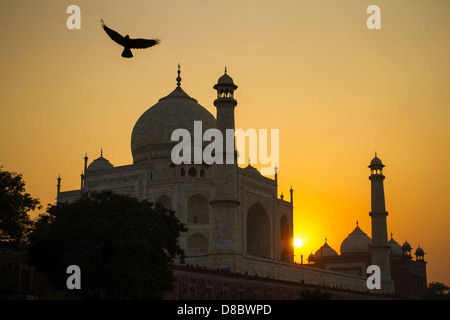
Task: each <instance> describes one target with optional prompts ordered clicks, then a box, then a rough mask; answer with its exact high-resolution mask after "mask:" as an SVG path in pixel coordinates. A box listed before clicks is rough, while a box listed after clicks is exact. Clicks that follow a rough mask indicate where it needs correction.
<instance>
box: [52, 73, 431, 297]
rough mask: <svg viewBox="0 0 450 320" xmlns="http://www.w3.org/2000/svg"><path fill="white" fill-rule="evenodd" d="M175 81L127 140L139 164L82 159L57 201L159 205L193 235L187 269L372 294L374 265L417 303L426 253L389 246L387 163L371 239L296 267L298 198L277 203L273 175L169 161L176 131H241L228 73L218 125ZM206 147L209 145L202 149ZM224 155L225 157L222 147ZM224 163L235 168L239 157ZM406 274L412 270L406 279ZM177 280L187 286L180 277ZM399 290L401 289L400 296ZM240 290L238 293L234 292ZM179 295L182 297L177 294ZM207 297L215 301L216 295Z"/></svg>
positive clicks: (355, 238) (187, 243) (375, 171)
mask: <svg viewBox="0 0 450 320" xmlns="http://www.w3.org/2000/svg"><path fill="white" fill-rule="evenodd" d="M176 82H177V85H176V87H175V89H174V90H173V91H172V92H171V93H169V94H168V95H167V96H165V97H163V98H161V99H159V101H158V102H157V103H156V104H154V105H153V106H152V107H150V108H149V109H147V110H146V111H145V112H144V113H143V114H142V115H141V116H140V117H139V119H138V120H137V122H136V124H135V126H134V128H133V131H132V134H131V153H132V156H133V163H132V164H129V165H123V166H114V165H113V164H111V162H110V161H109V160H107V159H106V158H105V157H104V155H103V150H102V152H101V153H100V157H98V158H96V159H95V160H93V161H92V162H91V163H90V164H88V157H87V155H86V157H85V158H84V171H83V173H82V175H81V187H80V189H78V190H71V191H62V190H61V178H60V177H58V186H57V202H65V201H69V202H70V201H73V200H75V199H77V198H78V197H80V195H81V194H82V193H83V192H90V191H103V190H111V191H114V192H117V193H120V194H126V195H130V196H134V197H137V198H138V199H140V200H144V199H145V200H148V201H150V202H154V203H160V204H161V205H163V206H165V207H167V208H170V209H172V210H174V211H175V214H176V216H177V217H178V219H180V220H181V221H182V222H183V223H185V224H186V227H187V229H188V231H187V232H185V233H182V235H181V236H180V239H179V243H180V246H181V247H182V248H183V249H184V250H185V252H186V256H187V258H186V264H187V265H200V266H207V267H208V268H209V269H210V270H227V271H228V272H230V274H231V273H232V274H249V275H258V277H259V278H261V277H262V278H266V279H277V280H280V281H285V282H286V281H287V282H289V283H297V284H299V283H302V284H310V285H319V286H327V287H333V288H345V289H346V290H351V291H352V292H361V293H367V292H368V288H367V284H366V279H367V274H366V268H367V266H368V265H370V264H376V265H379V266H380V269H381V282H382V289H381V290H379V292H382V293H384V294H389V295H393V294H394V292H396V291H397V290H400V291H399V292H400V293H401V294H402V295H405V296H408V295H409V296H414V295H415V293H414V294H412V293H411V292H412V288H413V287H414V285H413V284H411V283H409V282H408V281H410V275H414V277H415V280H414V281H415V282H414V284H417V283H419V282H420V286H422V285H423V283H425V287H426V273H425V261H424V260H423V251H420V250H421V249H420V248H418V249H417V250H416V256H417V257H418V258H417V260H416V261H413V260H412V259H411V256H410V252H411V248H410V247H409V250H408V247H407V246H405V245H406V244H405V245H404V246H403V248H400V247H399V245H398V244H397V243H396V242H395V241H394V240H393V239H392V237H391V240H390V241H389V242H388V240H387V225H386V216H387V212H386V210H385V204H384V189H383V180H384V175H383V170H382V169H383V167H384V165H383V164H382V163H381V160H379V159H378V158H377V157H375V158H374V159H373V160H372V162H371V164H370V166H369V167H370V169H371V176H370V180H371V184H372V211H371V213H370V217H371V219H372V229H373V230H372V237H371V238H370V237H369V236H367V235H366V234H365V233H364V232H363V231H362V230H361V229H360V228H359V227H358V225H357V226H356V228H355V230H353V231H352V232H351V233H350V235H349V236H348V237H347V238H346V239H345V240H344V241H343V242H342V245H341V255H338V254H337V252H336V251H335V250H333V249H332V248H331V247H330V246H329V245H328V244H327V243H326V241H325V244H324V245H323V246H322V247H321V248H320V249H319V250H317V252H316V253H315V254H314V255H311V256H310V257H309V259H308V261H309V263H308V264H305V265H303V264H296V263H294V259H293V257H294V256H293V239H292V237H293V224H294V221H293V206H294V203H293V190H292V188H291V190H290V201H286V200H284V198H283V196H281V197H278V187H277V178H278V173H277V172H275V176H274V179H271V178H268V177H265V176H263V175H261V174H260V172H259V171H258V170H257V169H256V168H254V167H253V166H251V165H250V164H249V165H248V166H246V167H244V168H243V167H239V166H238V165H237V161H234V163H231V164H230V163H224V164H216V163H214V164H207V163H205V162H202V163H193V164H186V163H181V164H175V163H174V162H173V161H172V158H171V151H172V149H173V147H174V146H175V145H176V144H177V142H174V141H172V140H171V136H172V132H173V131H174V130H176V129H179V128H184V129H187V130H188V131H189V132H190V133H191V134H193V133H194V121H201V122H202V130H203V132H204V131H205V130H207V129H210V128H216V129H219V130H220V131H221V132H222V133H223V136H224V137H225V136H226V134H225V131H226V130H227V129H235V114H234V111H235V108H236V106H237V101H236V100H235V98H234V93H235V91H236V89H237V88H238V87H237V86H236V85H235V83H234V81H233V79H232V78H231V77H230V76H229V75H228V74H227V71H226V69H225V73H224V74H223V75H222V76H220V77H219V79H218V81H217V83H216V84H215V85H214V86H213V88H214V89H215V90H216V92H217V98H216V99H215V100H214V106H215V107H216V112H217V113H216V117H214V116H213V115H212V114H211V113H210V112H209V111H208V110H207V109H205V108H204V107H203V106H201V105H200V104H199V103H198V102H197V100H195V99H194V98H192V97H190V96H189V95H188V94H187V93H186V92H185V91H184V90H183V89H182V87H181V77H180V67H178V77H177V78H176ZM205 146H206V145H205V144H203V148H205ZM223 150H224V153H226V152H229V151H227V149H226V148H224V149H223ZM234 150H236V149H235V148H234ZM226 156H228V157H232V158H234V159H235V160H236V159H237V152H236V151H234V154H228V155H226ZM419 249H420V250H419ZM405 270H409V271H408V274H405ZM179 272H187V271H186V270H183V271H179ZM178 276H179V277H178V278H179V279H183V276H182V275H181V273H180V274H179V275H178ZM401 276H403V277H404V279H403V278H401ZM189 277H191V278H189V279H191V280H189V281H195V279H194V278H195V277H193V276H189ZM408 277H409V278H408ZM197 278H198V277H197ZM406 278H408V279H406ZM192 279H194V280H192ZM180 281H181V280H180ZM189 281H187V280H186V283H190V282H189ZM211 281H212V280H211ZM397 281H398V282H399V283H400V282H401V283H404V284H403V285H401V286H400V287H398V286H397ZM202 283H203V282H202ZM213 283H214V282H213ZM394 283H395V285H394ZM183 285H185V284H183V283H182V282H180V283H178V284H177V285H175V290H180V292H181V291H182V290H184V291H183V292H186V288H184V289H183V288H181V286H183ZM186 285H187V284H186ZM211 286H214V284H211ZM217 286H224V281H223V280H220V281H219V282H217ZM239 287H240V284H239V285H236V288H239ZM221 288H222V287H221ZM405 288H406V289H405ZM414 288H415V287H414ZM227 290H228V291H227ZM227 290H225V289H223V288H222V289H220V288H215V289H214V288H213V289H211V290H210V291H208V292H216V291H217V292H228V294H229V296H228V297H232V296H233V295H232V289H227ZM230 290H231V291H230ZM236 290H238V289H236ZM255 290H256V289H255ZM274 290H275V289H274ZM401 290H404V292H402V291H401ZM408 290H409V291H408ZM265 291H267V290H266V289H264V290H261V295H260V296H259V297H266V296H262V294H264V292H265ZM252 292H253V291H252ZM209 294H211V293H209ZM174 295H175V296H177V297H180V296H181V293H180V294H178V293H177V294H175V293H174ZM422 296H423V295H422ZM208 297H209V298H210V299H214V296H212V295H210V296H208ZM270 297H273V296H270Z"/></svg>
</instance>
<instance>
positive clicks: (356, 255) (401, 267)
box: [307, 154, 427, 298]
mask: <svg viewBox="0 0 450 320" xmlns="http://www.w3.org/2000/svg"><path fill="white" fill-rule="evenodd" d="M383 167H384V165H383V163H382V162H381V160H380V159H379V158H378V157H377V155H376V154H375V158H374V159H373V160H372V161H371V163H370V166H369V168H370V169H371V175H370V177H369V179H370V180H371V183H372V197H371V203H372V211H371V213H370V216H371V217H372V238H370V237H369V236H368V235H367V234H366V233H365V232H364V231H362V230H361V229H360V228H359V226H358V221H356V228H355V229H354V230H353V231H352V232H351V233H350V234H349V235H348V236H347V237H346V238H345V239H344V240H343V241H342V243H341V246H340V252H341V254H340V255H338V253H337V252H336V251H335V250H334V249H333V248H331V247H330V246H329V245H328V243H327V239H326V238H325V243H324V244H323V245H322V246H321V247H320V248H319V249H318V250H317V251H316V252H315V254H313V253H311V254H310V255H309V257H308V259H307V260H308V263H309V264H310V265H314V266H315V267H318V268H322V269H326V270H332V271H336V272H344V273H349V274H355V275H360V276H361V275H364V274H365V273H366V270H367V267H368V266H369V265H378V266H380V269H381V271H382V281H383V280H384V281H385V283H389V281H390V280H392V281H393V284H394V287H395V290H394V291H395V294H396V295H397V296H401V297H407V298H422V297H424V296H425V294H426V289H427V276H426V261H425V260H424V255H425V253H424V251H423V249H422V248H421V247H420V245H419V246H418V247H417V249H416V251H415V255H416V260H413V259H412V256H411V250H412V249H411V246H410V244H409V243H408V242H406V241H405V243H404V244H403V245H402V246H400V245H399V244H398V243H397V242H396V241H395V240H394V238H393V236H392V232H391V238H390V240H389V241H388V240H387V224H386V216H387V215H388V213H387V212H386V210H385V200H384V188H383V180H384V178H385V177H384V175H383ZM376 241H377V242H376Z"/></svg>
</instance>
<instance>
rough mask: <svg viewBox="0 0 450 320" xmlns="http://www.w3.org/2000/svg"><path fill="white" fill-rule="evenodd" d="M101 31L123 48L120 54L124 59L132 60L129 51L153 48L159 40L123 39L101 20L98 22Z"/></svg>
mask: <svg viewBox="0 0 450 320" xmlns="http://www.w3.org/2000/svg"><path fill="white" fill-rule="evenodd" d="M100 22H101V24H102V27H103V30H105V32H106V33H107V34H108V36H109V37H110V38H111V39H112V40H114V41H115V42H117V43H118V44H120V45H121V46H123V47H124V49H123V52H122V57H124V58H132V57H133V54H132V53H131V50H130V49H145V48H150V47H153V46H155V45H157V44H159V42H160V40H159V39H141V38H139V39H131V38H130V37H129V36H128V35H126V36H125V37H123V36H122V35H121V34H120V33H118V32H117V31H114V30H112V29H110V28H108V27H107V26H106V25H105V23H104V22H103V19H101V20H100Z"/></svg>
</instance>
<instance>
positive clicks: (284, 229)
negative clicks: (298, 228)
mask: <svg viewBox="0 0 450 320" xmlns="http://www.w3.org/2000/svg"><path fill="white" fill-rule="evenodd" d="M289 229H290V228H289V219H288V218H287V217H286V215H283V216H282V217H281V219H280V238H281V240H283V241H289V239H290V238H291V232H290V230H289Z"/></svg>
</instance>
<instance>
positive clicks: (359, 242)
mask: <svg viewBox="0 0 450 320" xmlns="http://www.w3.org/2000/svg"><path fill="white" fill-rule="evenodd" d="M371 243H372V239H370V237H369V236H368V235H367V234H365V233H364V231H362V230H361V229H360V228H359V227H358V224H356V228H355V229H354V230H353V231H352V233H350V234H349V235H348V236H347V238H345V239H344V241H342V243H341V254H347V253H357V252H368V251H369V246H370V245H371Z"/></svg>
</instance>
